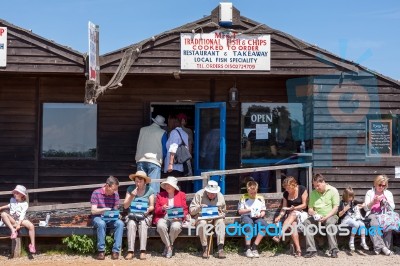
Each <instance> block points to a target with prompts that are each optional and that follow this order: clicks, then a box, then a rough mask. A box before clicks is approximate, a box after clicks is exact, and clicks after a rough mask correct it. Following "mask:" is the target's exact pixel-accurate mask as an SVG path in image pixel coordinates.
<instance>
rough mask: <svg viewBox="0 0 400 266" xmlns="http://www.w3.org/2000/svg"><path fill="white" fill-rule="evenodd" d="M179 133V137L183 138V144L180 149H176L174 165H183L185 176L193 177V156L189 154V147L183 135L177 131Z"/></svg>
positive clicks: (179, 146)
mask: <svg viewBox="0 0 400 266" xmlns="http://www.w3.org/2000/svg"><path fill="white" fill-rule="evenodd" d="M176 132H178V134H179V137H180V138H181V144H179V145H178V148H177V149H176V153H175V156H174V164H183V175H184V176H192V175H193V171H192V164H191V161H190V160H191V159H192V155H191V154H190V152H189V149H188V147H187V146H186V143H185V142H184V141H183V139H182V135H181V133H180V132H179V130H176Z"/></svg>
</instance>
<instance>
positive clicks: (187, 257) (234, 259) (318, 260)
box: [0, 250, 400, 266]
mask: <svg viewBox="0 0 400 266" xmlns="http://www.w3.org/2000/svg"><path fill="white" fill-rule="evenodd" d="M318 255H319V256H317V257H314V258H311V259H305V258H295V257H293V256H291V255H288V254H275V255H274V254H273V253H271V252H263V253H261V257H260V258H258V259H248V258H246V257H245V256H244V255H243V254H237V253H228V254H227V258H226V259H224V260H220V259H217V258H214V257H211V258H210V259H208V260H204V259H202V258H201V257H200V253H197V254H194V253H184V252H179V253H176V254H175V256H174V257H172V258H171V259H166V258H163V257H161V256H160V254H159V253H152V254H151V256H150V255H148V256H149V257H148V259H147V260H145V261H140V260H139V259H134V260H132V261H126V260H124V259H123V258H120V259H119V260H115V261H114V260H111V259H110V257H109V256H108V257H107V258H106V260H104V261H97V260H95V259H93V257H91V256H68V255H46V254H39V255H35V256H34V259H29V258H27V257H22V258H18V259H8V258H7V257H6V256H0V264H1V265H49V266H50V265H51V266H61V265H86V266H92V265H93V266H94V265H96V266H97V265H132V264H140V265H174V266H176V265H230V266H232V265H249V263H251V266H254V265H263V266H265V265H266V264H267V265H293V266H294V265H319V266H321V265H324V266H326V265H336V266H338V265H351V266H357V265H360V266H361V265H371V264H372V262H373V264H374V265H380V266H381V265H398V264H399V259H400V250H396V252H395V255H393V256H389V257H387V256H383V255H372V253H364V252H362V251H360V252H355V253H349V252H345V251H341V252H339V258H337V259H333V258H330V257H327V256H325V255H324V254H323V253H322V252H321V253H319V254H318Z"/></svg>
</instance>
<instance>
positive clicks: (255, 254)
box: [252, 249, 260, 258]
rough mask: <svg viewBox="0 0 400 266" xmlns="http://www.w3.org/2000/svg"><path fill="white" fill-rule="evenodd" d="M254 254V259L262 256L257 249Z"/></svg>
mask: <svg viewBox="0 0 400 266" xmlns="http://www.w3.org/2000/svg"><path fill="white" fill-rule="evenodd" d="M252 252H253V255H254V258H259V257H260V254H259V253H258V250H257V249H254V250H252Z"/></svg>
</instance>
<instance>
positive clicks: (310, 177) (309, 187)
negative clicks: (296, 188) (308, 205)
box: [307, 166, 313, 195]
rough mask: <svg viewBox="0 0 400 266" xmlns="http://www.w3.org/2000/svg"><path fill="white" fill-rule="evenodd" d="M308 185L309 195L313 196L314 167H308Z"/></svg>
mask: <svg viewBox="0 0 400 266" xmlns="http://www.w3.org/2000/svg"><path fill="white" fill-rule="evenodd" d="M307 183H308V184H307V185H308V195H310V194H311V191H312V185H313V184H312V167H311V166H309V167H308V171H307Z"/></svg>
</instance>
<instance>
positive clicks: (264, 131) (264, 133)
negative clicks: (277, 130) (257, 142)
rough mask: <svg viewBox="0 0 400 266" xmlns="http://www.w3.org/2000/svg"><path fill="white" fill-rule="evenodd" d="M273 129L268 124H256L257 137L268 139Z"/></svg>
mask: <svg viewBox="0 0 400 266" xmlns="http://www.w3.org/2000/svg"><path fill="white" fill-rule="evenodd" d="M270 132H271V129H269V128H268V124H257V125H256V139H268V133H270Z"/></svg>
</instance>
